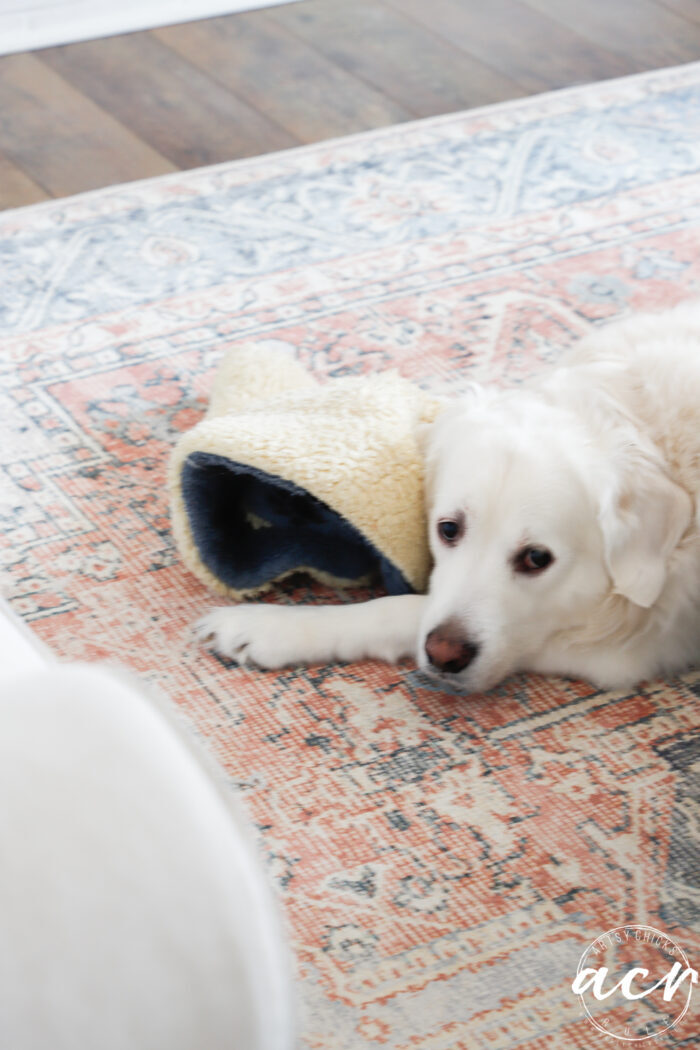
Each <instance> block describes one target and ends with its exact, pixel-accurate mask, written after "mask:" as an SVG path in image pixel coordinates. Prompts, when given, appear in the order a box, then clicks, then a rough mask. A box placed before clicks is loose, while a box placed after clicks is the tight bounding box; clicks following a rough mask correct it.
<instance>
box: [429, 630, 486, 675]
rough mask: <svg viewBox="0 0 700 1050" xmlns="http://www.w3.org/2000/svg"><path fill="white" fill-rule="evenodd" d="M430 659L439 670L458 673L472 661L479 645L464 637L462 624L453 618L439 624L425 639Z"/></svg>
mask: <svg viewBox="0 0 700 1050" xmlns="http://www.w3.org/2000/svg"><path fill="white" fill-rule="evenodd" d="M425 651H426V654H427V656H428V661H429V663H430V664H432V666H433V667H435V668H436V669H437V670H438V671H444V672H446V673H447V674H457V672H458V671H463V670H464V668H465V667H468V666H469V664H470V663H471V662H472V660H473V659H474V657H475V656H476V654H477V653H478V652H479V646H478V645H475V643H474V642H470V641H469V639H468V638H465V637H464V634H463V632H462V628H461V626H460V625H459V624H458V623H456V622H455V621H453V620H448V621H447V622H446V623H441V624H438V626H437V627H433V629H432V631H431V632H430V634H429V635H428V637H427V638H426V639H425Z"/></svg>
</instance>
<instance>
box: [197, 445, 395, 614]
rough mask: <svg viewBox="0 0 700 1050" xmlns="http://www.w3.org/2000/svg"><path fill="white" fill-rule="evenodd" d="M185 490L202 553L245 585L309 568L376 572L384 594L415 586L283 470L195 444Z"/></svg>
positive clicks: (217, 571)
mask: <svg viewBox="0 0 700 1050" xmlns="http://www.w3.org/2000/svg"><path fill="white" fill-rule="evenodd" d="M182 493H183V496H184V500H185V507H186V508H187V515H188V517H189V521H190V527H191V529H192V535H193V537H194V542H195V545H196V547H197V549H198V551H199V556H200V558H201V559H202V561H203V562H204V564H205V565H206V566H207V568H208V569H209V570H210V571H211V572H213V573H214V575H215V576H217V577H218V578H219V579H220V580H223V582H224V583H226V584H228V586H230V587H235V588H237V589H241V590H246V589H248V588H254V587H258V586H260V585H262V584H264V583H267V582H268V581H269V580H271V579H274V578H276V577H278V576H281V575H285V574H287V573H290V572H293V571H294V570H295V569H302V568H313V569H317V570H320V571H321V572H325V573H329V574H330V575H332V576H336V577H339V578H342V579H346V580H356V579H359V578H360V577H361V576H366V575H367V573H373V574H374V575H379V577H380V578H381V580H382V582H383V584H384V586H385V587H386V589H387V591H388V592H389V594H407V593H410V592H411V591H412V590H413V588H412V587H411V585H410V584H409V583H408V581H407V580H406V579H405V578H404V576H403V574H402V573H401V572H400V571H399V569H398V568H397V567H396V566H395V565H394V564H393V563H392V562H391V561H390V560H389V559H388V558H386V557H385V556H384V555H383V554H382V553H381V551H378V550H377V549H376V548H375V547H374V545H373V544H371V543H370V542H369V541H368V540H366V539H365V537H364V536H362V534H361V533H360V532H359V531H358V530H357V529H356V528H355V527H354V526H353V525H351V524H350V522H348V521H347V520H346V519H345V518H343V517H342V516H341V515H340V514H338V513H336V511H334V510H332V509H331V508H330V507H328V506H327V505H326V504H325V503H322V502H321V501H320V500H318V499H316V497H315V496H312V495H311V494H310V493H309V492H306V491H305V490H304V489H301V488H299V487H298V486H296V485H294V484H293V483H292V482H291V481H287V480H285V479H284V478H280V477H276V476H275V475H274V474H267V473H265V471H263V470H258V469H256V468H255V467H251V466H249V465H248V464H245V463H235V462H233V461H232V460H230V459H226V457H225V456H217V455H214V454H213V453H210V452H193V453H192V454H191V455H190V456H188V457H187V460H186V461H185V464H184V466H183V469H182ZM261 521H262V522H267V524H266V525H260V522H261ZM254 522H257V523H258V524H257V527H256V525H255V524H254Z"/></svg>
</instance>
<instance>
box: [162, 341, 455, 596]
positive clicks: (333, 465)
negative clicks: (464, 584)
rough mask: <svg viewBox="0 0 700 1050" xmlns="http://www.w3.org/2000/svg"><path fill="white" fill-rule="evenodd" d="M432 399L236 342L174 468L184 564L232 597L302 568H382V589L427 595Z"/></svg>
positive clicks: (336, 580) (383, 380)
mask: <svg viewBox="0 0 700 1050" xmlns="http://www.w3.org/2000/svg"><path fill="white" fill-rule="evenodd" d="M439 408H440V402H439V401H437V400H436V399H435V398H431V397H429V396H428V395H427V394H425V393H424V392H423V391H421V390H420V389H419V388H418V387H416V386H414V385H413V384H411V383H409V382H408V381H407V380H405V379H402V378H401V377H400V376H399V375H398V374H397V373H395V372H386V373H380V374H378V375H374V376H370V377H368V378H360V379H357V378H343V379H337V380H332V381H330V382H328V383H325V384H319V383H318V382H316V381H315V380H314V379H313V378H312V377H311V376H310V375H309V373H308V372H307V371H306V370H305V369H304V368H303V367H302V366H301V365H300V364H299V363H298V362H297V361H296V360H295V359H294V358H293V357H292V356H291V355H290V354H289V353H287V352H286V351H283V350H279V349H269V348H268V347H265V346H264V345H263V346H260V344H257V345H254V344H247V345H246V344H244V345H242V346H240V347H238V348H236V349H235V350H233V351H231V352H230V353H229V354H228V355H227V356H226V357H225V358H224V360H223V361H222V363H221V366H220V368H219V371H218V374H217V376H216V379H215V382H214V388H213V392H212V397H211V402H210V405H209V410H208V412H207V414H206V416H205V417H204V419H202V421H201V422H200V423H198V424H197V426H195V427H194V428H193V429H192V430H190V431H188V432H187V433H185V434H184V435H183V436H182V437H181V438H180V440H179V441H178V443H177V445H176V447H175V449H174V451H173V455H172V459H171V463H170V474H169V486H170V496H171V509H172V522H173V531H174V534H175V539H176V542H177V545H178V548H179V550H180V554H181V556H182V558H183V561H184V562H185V564H186V565H187V566H188V568H189V569H191V571H192V572H193V573H194V574H195V576H197V577H199V579H200V580H202V582H203V583H205V584H206V585H207V586H208V587H210V588H211V589H212V590H214V591H217V592H218V593H219V594H225V595H228V596H230V597H233V598H242V597H246V596H248V595H252V594H256V593H259V592H260V591H262V590H264V589H265V588H266V587H269V586H270V585H271V584H272V583H274V582H275V581H276V580H281V579H283V578H284V577H285V576H288V575H290V574H291V573H293V572H298V571H305V572H308V573H310V574H311V575H312V576H314V577H316V578H317V579H319V580H322V581H323V582H325V583H332V584H336V585H348V584H351V583H358V582H360V581H367V580H369V579H371V578H373V577H374V578H377V577H379V578H380V579H381V581H382V582H383V584H384V586H385V587H386V589H387V591H388V592H389V593H390V594H401V593H405V592H409V591H412V590H416V591H421V590H424V589H425V586H426V584H427V580H428V572H429V568H430V555H429V551H428V544H427V536H426V522H425V512H424V503H423V464H422V457H421V455H420V452H419V448H418V441H417V437H418V428H419V425H420V424H421V423H425V422H430V421H431V420H432V419H433V418H434V417H435V416H436V415H437V412H438V411H439Z"/></svg>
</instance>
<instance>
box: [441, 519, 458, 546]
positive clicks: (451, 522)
mask: <svg viewBox="0 0 700 1050" xmlns="http://www.w3.org/2000/svg"><path fill="white" fill-rule="evenodd" d="M437 532H438V536H439V537H440V539H441V540H442V542H443V543H446V544H447V545H448V546H452V544H454V543H456V542H457V540H458V539H459V538H460V537H461V535H462V533H463V532H464V518H463V517H462V516H461V515H460V516H459V517H457V518H440V520H439V522H438V523H437Z"/></svg>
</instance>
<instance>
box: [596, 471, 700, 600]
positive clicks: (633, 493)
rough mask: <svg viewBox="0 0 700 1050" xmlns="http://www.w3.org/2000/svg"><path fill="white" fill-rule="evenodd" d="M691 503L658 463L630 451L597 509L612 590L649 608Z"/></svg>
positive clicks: (655, 595) (655, 598)
mask: <svg viewBox="0 0 700 1050" xmlns="http://www.w3.org/2000/svg"><path fill="white" fill-rule="evenodd" d="M692 513H693V504H692V500H691V499H690V496H689V495H688V493H687V492H685V491H684V490H683V489H682V488H680V486H679V485H676V484H675V483H674V482H673V481H671V479H670V478H669V477H668V475H667V474H666V473H665V472H664V470H663V469H662V467H661V465H660V464H658V463H655V462H653V461H651V460H650V459H649V458H648V457H645V456H642V455H635V456H634V457H633V461H630V462H628V463H627V464H626V469H625V471H624V475H623V478H622V482H621V483H620V480H619V479H618V482H617V484H614V485H611V486H610V487H609V489H608V494H607V497H606V498H605V499H604V501H603V503H602V506H601V509H600V515H599V520H600V525H601V529H602V532H603V542H604V547H605V560H606V563H607V568H608V572H609V573H610V575H611V577H612V581H613V584H614V585H615V590H616V592H617V593H618V594H622V595H623V596H624V597H625V598H628V599H629V600H630V601H631V602H633V603H634V604H635V605H639V606H641V607H642V608H643V609H648V608H650V607H651V606H652V605H653V604H654V602H655V601H656V600H657V598H658V597H659V595H660V594H661V591H662V589H663V586H664V584H665V582H666V572H667V564H668V559H669V557H670V555H671V553H672V551H673V550H674V549H675V548H676V546H677V545H678V542H679V540H680V538H681V536H682V535H683V533H684V532H685V530H686V529H687V527H688V525H689V524H690V519H691V516H692Z"/></svg>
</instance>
